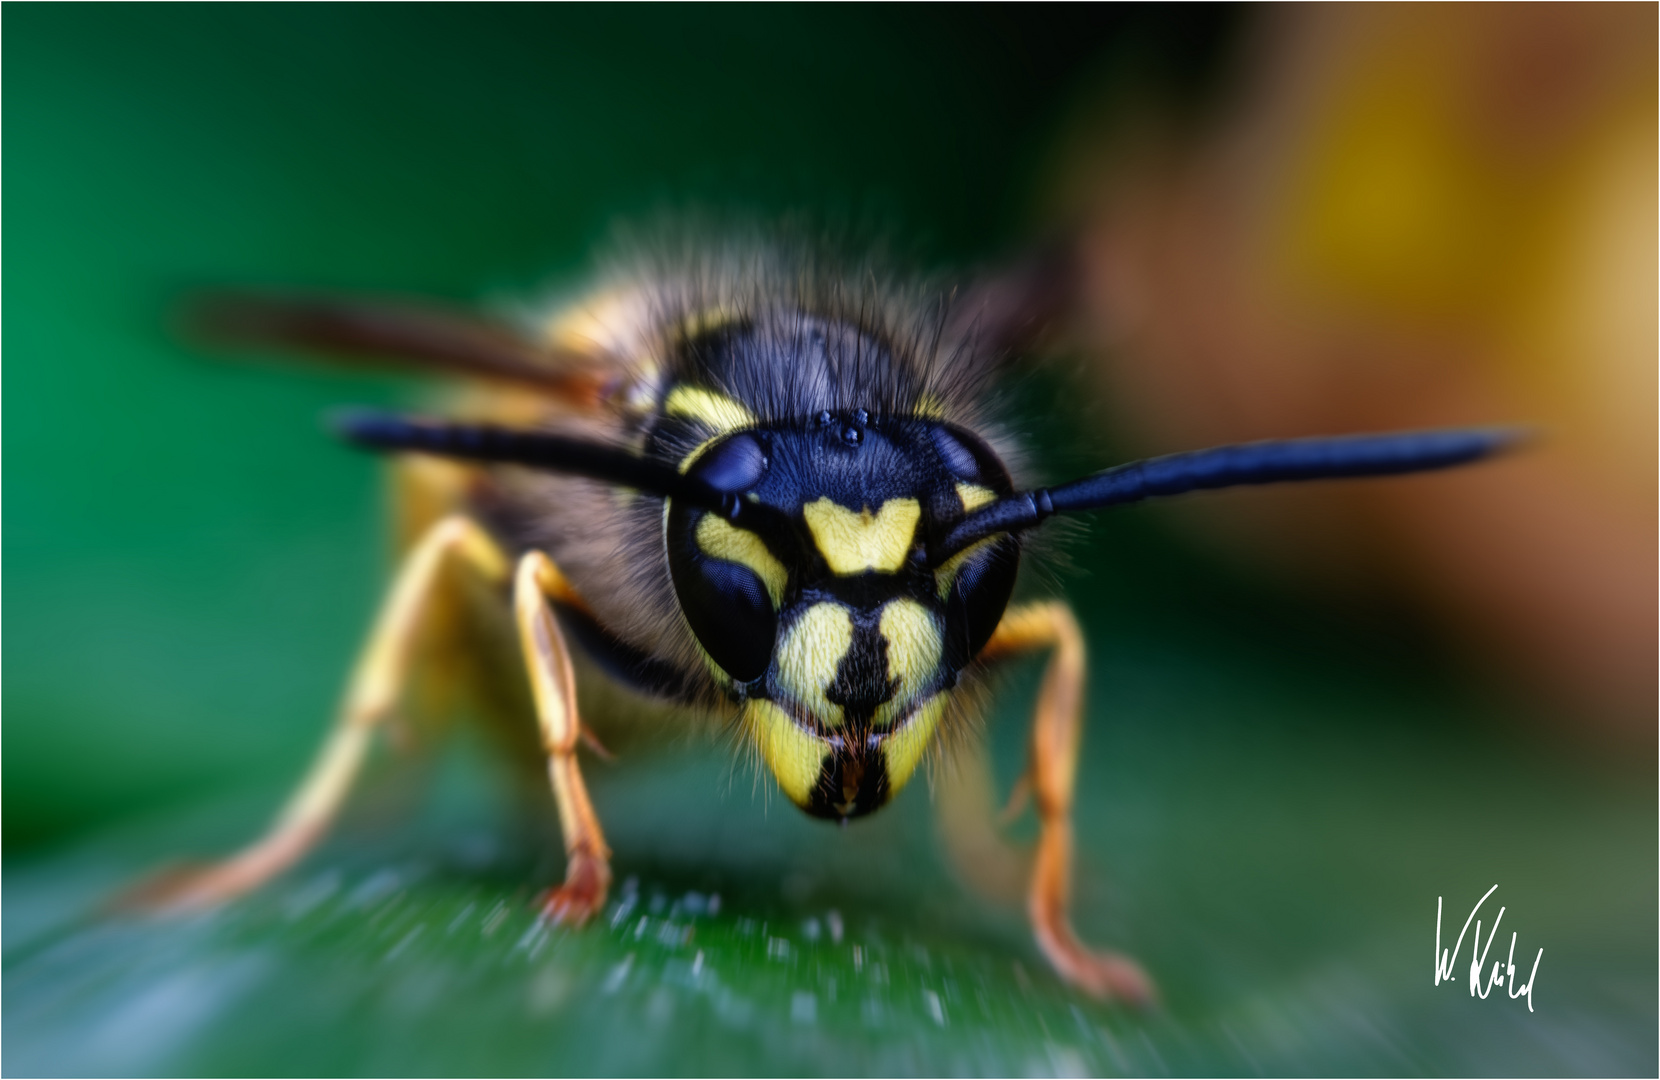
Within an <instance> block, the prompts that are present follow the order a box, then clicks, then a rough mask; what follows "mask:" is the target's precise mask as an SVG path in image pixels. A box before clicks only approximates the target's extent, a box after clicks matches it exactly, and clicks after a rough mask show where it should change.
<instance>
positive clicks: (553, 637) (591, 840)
mask: <svg viewBox="0 0 1660 1080" xmlns="http://www.w3.org/2000/svg"><path fill="white" fill-rule="evenodd" d="M569 590H570V586H569V584H568V583H567V582H566V581H565V577H564V575H563V574H561V573H560V571H559V568H558V567H557V566H555V565H554V563H553V560H551V559H549V558H548V557H547V556H546V555H544V554H543V553H542V552H540V551H530V552H527V553H526V554H525V555H524V556H523V557H522V558H521V559H520V560H519V568H518V571H517V573H516V574H515V576H514V587H513V592H514V595H513V606H514V612H515V617H516V619H517V620H518V625H519V645H520V649H521V650H522V652H523V655H524V661H525V667H526V669H527V671H528V672H529V675H530V685H531V691H532V694H533V696H534V697H535V699H536V719H537V723H538V724H539V726H540V727H541V733H542V746H543V748H544V749H545V750H546V751H547V755H548V781H549V783H550V784H551V785H552V787H553V797H554V801H555V802H556V803H557V804H558V807H559V827H560V830H561V831H562V832H563V833H564V836H565V859H566V862H565V881H564V883H563V884H562V885H560V886H559V887H558V888H555V889H551V890H549V891H548V892H547V893H545V894H543V896H542V900H541V903H542V911H543V913H544V914H545V915H546V917H547V918H549V919H551V920H552V921H554V922H568V923H573V924H580V923H582V922H585V921H587V920H588V919H589V918H590V917H592V916H593V915H594V914H595V913H597V912H598V911H599V910H600V909H601V908H602V907H604V906H605V895H606V893H607V892H608V891H609V889H610V887H611V864H610V858H611V851H610V849H609V848H608V847H606V846H605V834H604V832H603V831H602V830H601V829H600V824H599V815H598V814H596V813H595V812H594V804H593V802H592V801H591V800H590V799H589V798H588V787H587V785H586V784H585V783H584V782H583V780H582V770H581V768H580V767H579V766H578V764H577V760H576V747H577V743H578V742H581V741H586V740H585V736H586V739H588V740H592V742H593V744H594V745H597V744H598V740H597V739H593V737H592V736H591V735H587V730H586V728H584V727H583V725H582V721H581V719H580V718H579V717H578V716H577V711H576V680H575V676H574V675H573V673H572V671H571V658H570V652H569V650H568V648H567V647H566V645H565V638H564V635H563V634H562V633H561V632H560V630H559V623H558V621H557V620H555V619H554V617H553V610H552V608H551V607H550V605H549V603H548V599H547V598H548V597H549V596H559V595H561V594H562V593H563V592H568V591H569ZM598 750H599V752H601V753H602V754H604V755H606V756H609V751H606V750H605V748H604V747H603V746H598Z"/></svg>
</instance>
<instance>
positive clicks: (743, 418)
mask: <svg viewBox="0 0 1660 1080" xmlns="http://www.w3.org/2000/svg"><path fill="white" fill-rule="evenodd" d="M663 412H664V413H666V414H667V415H669V416H683V417H685V418H686V419H688V420H696V421H697V422H698V423H700V424H704V425H706V426H708V427H710V428H712V429H714V430H715V431H717V432H719V433H720V434H722V435H728V434H731V433H732V432H734V431H738V430H740V429H742V428H746V427H754V426H755V414H754V413H752V412H750V411H749V410H748V409H746V408H744V407H743V406H742V405H741V404H739V403H738V402H736V401H734V400H732V399H731V398H729V397H727V396H726V395H725V394H718V393H716V392H715V391H713V390H706V389H704V388H703V387H701V386H677V387H675V388H674V389H673V390H670V391H669V396H668V397H667V398H666V399H665V400H664V401H663ZM692 456H693V457H695V456H696V455H695V454H694V455H692ZM690 461H691V457H688V458H687V463H689V462H690Z"/></svg>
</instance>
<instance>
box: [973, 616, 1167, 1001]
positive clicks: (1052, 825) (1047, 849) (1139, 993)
mask: <svg viewBox="0 0 1660 1080" xmlns="http://www.w3.org/2000/svg"><path fill="white" fill-rule="evenodd" d="M1039 648H1049V649H1052V650H1053V653H1052V655H1051V656H1050V658H1049V666H1048V668H1047V669H1046V670H1045V671H1044V674H1043V686H1042V688H1041V689H1040V690H1039V691H1038V701H1037V713H1036V715H1035V716H1034V718H1033V721H1032V742H1031V761H1030V764H1029V766H1028V769H1029V771H1028V774H1027V778H1026V782H1027V783H1028V785H1029V788H1030V791H1031V798H1032V800H1033V802H1034V803H1035V805H1036V807H1037V812H1038V820H1039V822H1040V823H1041V827H1042V831H1041V832H1040V833H1039V836H1038V849H1037V857H1036V860H1035V863H1034V865H1033V868H1032V882H1031V889H1030V891H1029V892H1028V893H1027V912H1028V914H1029V915H1030V917H1031V920H1032V931H1033V933H1034V934H1035V935H1036V937H1037V943H1038V947H1039V948H1041V949H1042V950H1043V953H1044V955H1045V956H1047V957H1048V958H1049V962H1050V963H1051V964H1053V965H1054V966H1055V970H1056V971H1058V972H1059V973H1060V975H1061V977H1062V978H1063V979H1065V980H1066V981H1068V982H1070V983H1072V984H1073V985H1075V986H1078V987H1080V988H1081V989H1083V990H1085V991H1087V992H1089V993H1091V994H1094V995H1095V996H1096V997H1101V998H1116V999H1119V1000H1122V1001H1127V1002H1131V1003H1136V1004H1141V1003H1145V1002H1148V1001H1150V1000H1152V997H1153V994H1154V990H1153V984H1152V981H1151V980H1149V979H1148V978H1147V975H1146V974H1145V973H1144V972H1143V971H1142V970H1141V967H1140V965H1138V964H1136V962H1135V961H1133V960H1131V959H1129V958H1128V957H1124V956H1118V955H1116V954H1113V953H1105V952H1095V951H1093V950H1091V949H1089V948H1088V947H1087V946H1085V945H1084V943H1083V942H1081V941H1079V940H1078V935H1077V934H1076V932H1074V931H1073V929H1072V920H1071V918H1070V916H1069V914H1068V908H1069V906H1070V904H1071V894H1072V792H1073V786H1074V781H1075V779H1076V777H1077V772H1078V744H1079V741H1080V739H1081V737H1082V735H1083V721H1082V715H1083V689H1084V669H1085V660H1084V639H1083V635H1082V634H1081V633H1080V632H1079V630H1078V621H1077V620H1076V619H1075V618H1073V616H1072V610H1071V609H1070V608H1068V607H1067V606H1066V605H1065V604H1063V603H1061V602H1059V601H1049V602H1046V603H1037V604H1026V605H1022V606H1020V607H1015V608H1011V609H1009V611H1008V612H1007V613H1006V614H1004V616H1003V621H1002V622H1000V623H998V625H997V630H996V632H995V633H993V634H992V637H991V640H990V641H989V642H987V644H986V647H985V649H984V650H983V651H982V652H981V654H980V657H981V659H984V660H994V659H997V658H999V657H1002V656H1007V655H1010V654H1012V653H1020V652H1026V651H1028V650H1031V649H1039Z"/></svg>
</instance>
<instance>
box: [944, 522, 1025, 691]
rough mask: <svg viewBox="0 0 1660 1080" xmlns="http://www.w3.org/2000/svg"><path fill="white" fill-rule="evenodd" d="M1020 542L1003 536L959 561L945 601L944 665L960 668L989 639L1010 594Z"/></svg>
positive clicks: (1007, 604) (1018, 558)
mask: <svg viewBox="0 0 1660 1080" xmlns="http://www.w3.org/2000/svg"><path fill="white" fill-rule="evenodd" d="M1019 569H1020V543H1019V541H1017V540H1015V539H1014V538H1013V537H1004V538H1002V539H1001V540H998V541H997V542H995V543H994V544H991V545H988V546H987V547H986V548H985V549H983V550H981V551H978V552H975V553H974V554H973V555H970V556H969V557H968V558H967V559H965V560H964V561H963V564H962V566H961V567H960V568H959V569H958V570H957V578H956V580H955V581H954V582H952V585H951V598H950V600H949V601H948V602H947V605H946V612H945V619H946V627H947V645H946V657H945V660H946V663H947V664H950V665H952V666H953V667H955V668H957V669H961V668H962V667H963V666H965V665H966V664H967V663H968V662H969V661H970V660H972V659H974V657H975V656H977V655H979V652H980V650H981V649H983V648H985V647H986V642H988V641H990V640H991V635H992V633H993V632H994V631H996V629H997V624H998V623H999V622H1001V621H1002V619H1003V612H1004V611H1005V610H1006V609H1007V608H1008V606H1009V596H1010V595H1011V594H1013V592H1014V579H1015V574H1016V573H1017V572H1018V571H1019Z"/></svg>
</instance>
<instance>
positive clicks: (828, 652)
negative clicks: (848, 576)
mask: <svg viewBox="0 0 1660 1080" xmlns="http://www.w3.org/2000/svg"><path fill="white" fill-rule="evenodd" d="M852 645H853V616H852V615H850V614H849V613H848V610H847V609H846V608H844V607H842V606H841V605H840V604H828V603H826V604H814V605H813V606H812V607H810V608H808V609H807V610H806V611H804V612H802V613H801V617H800V618H799V619H797V620H796V621H795V625H793V626H791V627H790V629H789V632H788V633H786V634H785V635H784V643H783V644H782V645H780V646H779V647H778V685H779V686H781V687H783V688H784V690H785V691H786V692H787V693H788V694H789V695H790V697H791V698H793V699H794V700H795V701H796V703H798V704H799V705H800V706H801V707H802V708H804V709H806V710H807V711H808V712H810V713H812V714H813V717H814V718H815V719H816V720H818V722H819V723H821V724H823V725H825V726H826V727H838V726H840V725H841V723H842V720H843V719H844V717H843V715H842V707H841V706H840V705H837V704H835V703H834V702H832V701H831V700H830V699H829V698H827V697H825V696H824V692H825V691H826V690H828V689H830V684H831V683H833V682H835V681H836V668H837V667H838V666H839V665H840V664H841V662H842V657H844V656H846V655H847V650H848V649H849V648H851V647H852Z"/></svg>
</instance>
